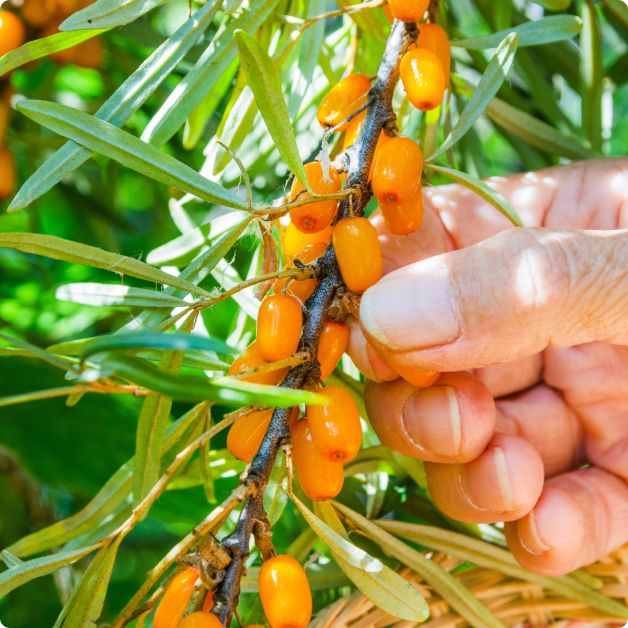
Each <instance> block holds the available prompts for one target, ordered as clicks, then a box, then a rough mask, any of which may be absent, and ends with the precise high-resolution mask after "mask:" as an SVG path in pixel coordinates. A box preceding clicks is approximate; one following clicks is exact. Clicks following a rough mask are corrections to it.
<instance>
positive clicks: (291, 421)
mask: <svg viewBox="0 0 628 628" xmlns="http://www.w3.org/2000/svg"><path fill="white" fill-rule="evenodd" d="M300 414H301V410H300V409H299V406H295V407H294V408H292V410H291V411H290V416H289V417H288V425H289V427H290V431H291V432H292V430H293V429H294V428H295V427H296V425H297V421H298V420H299V415H300Z"/></svg>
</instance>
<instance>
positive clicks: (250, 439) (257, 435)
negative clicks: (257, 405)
mask: <svg viewBox="0 0 628 628" xmlns="http://www.w3.org/2000/svg"><path fill="white" fill-rule="evenodd" d="M272 417H273V411H272V410H257V411H255V412H249V413H248V414H245V415H244V416H243V417H240V418H239V419H236V422H235V423H234V424H233V425H232V426H231V427H230V428H229V433H228V434H227V449H228V450H229V451H230V452H231V453H232V454H233V455H234V456H235V457H236V458H237V459H238V460H243V461H244V462H251V460H253V456H254V455H255V454H256V453H257V450H258V449H259V446H260V445H261V444H262V440H264V434H266V430H267V429H268V426H269V425H270V420H271V419H272Z"/></svg>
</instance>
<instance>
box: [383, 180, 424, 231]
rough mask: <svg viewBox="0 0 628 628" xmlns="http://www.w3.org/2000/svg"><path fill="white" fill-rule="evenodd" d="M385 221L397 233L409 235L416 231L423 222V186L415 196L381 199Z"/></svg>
mask: <svg viewBox="0 0 628 628" xmlns="http://www.w3.org/2000/svg"><path fill="white" fill-rule="evenodd" d="M379 208H380V209H381V211H382V216H383V217H384V222H385V223H386V225H387V227H388V228H389V229H390V231H391V232H392V233H394V234H396V235H407V234H408V233H412V232H413V231H416V230H417V229H418V228H419V227H420V226H421V222H423V194H422V192H421V188H420V186H419V189H418V191H417V193H416V194H415V195H414V196H411V197H410V198H407V199H401V200H398V201H392V202H390V201H384V200H382V201H380V203H379Z"/></svg>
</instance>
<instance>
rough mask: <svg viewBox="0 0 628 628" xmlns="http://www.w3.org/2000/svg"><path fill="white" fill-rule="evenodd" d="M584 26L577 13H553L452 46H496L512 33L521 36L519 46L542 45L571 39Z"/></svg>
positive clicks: (476, 47) (461, 41) (454, 41)
mask: <svg viewBox="0 0 628 628" xmlns="http://www.w3.org/2000/svg"><path fill="white" fill-rule="evenodd" d="M581 28H582V20H581V19H580V18H579V17H577V16H575V15H552V16H550V17H544V18H541V19H540V20H535V21H534V22H524V23H523V24H520V25H519V26H513V27H512V28H508V29H506V30H503V31H499V32H497V33H493V34H492V35H486V36H484V37H470V38H468V39H458V40H456V39H454V40H452V42H451V45H452V46H457V47H458V48H471V49H478V48H496V47H497V46H498V45H499V43H500V42H501V41H502V40H503V39H504V38H505V37H506V36H508V35H510V34H511V33H516V34H517V35H518V36H519V46H520V47H524V46H541V45H543V44H551V43H554V42H557V41H563V40H565V39H571V38H572V37H573V36H574V35H576V34H577V33H578V32H579V31H580V29H581Z"/></svg>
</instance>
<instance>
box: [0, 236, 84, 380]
mask: <svg viewBox="0 0 628 628" xmlns="http://www.w3.org/2000/svg"><path fill="white" fill-rule="evenodd" d="M0 246H1V245H0ZM0 338H1V339H2V340H5V341H6V342H8V343H10V344H12V345H16V346H17V347H20V349H23V350H24V351H27V352H28V353H29V354H30V355H31V356H33V357H34V358H37V359H39V360H43V361H44V362H48V364H51V365H52V366H54V367H55V368H58V369H62V370H64V371H71V370H73V369H74V365H73V364H72V363H71V362H69V361H67V360H65V359H62V358H59V357H58V356H56V355H52V354H51V353H50V352H49V351H45V350H44V349H40V348H39V347H36V346H35V345H33V344H31V343H30V342H27V341H26V340H22V339H21V338H16V337H15V336H7V335H6V334H0Z"/></svg>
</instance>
